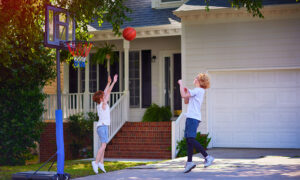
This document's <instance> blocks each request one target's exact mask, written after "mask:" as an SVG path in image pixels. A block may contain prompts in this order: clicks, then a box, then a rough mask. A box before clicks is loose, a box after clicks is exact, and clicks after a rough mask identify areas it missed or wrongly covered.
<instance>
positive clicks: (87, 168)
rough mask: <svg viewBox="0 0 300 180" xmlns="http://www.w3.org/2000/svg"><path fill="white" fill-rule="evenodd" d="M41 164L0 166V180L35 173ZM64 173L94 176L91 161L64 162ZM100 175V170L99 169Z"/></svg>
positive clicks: (110, 165)
mask: <svg viewBox="0 0 300 180" xmlns="http://www.w3.org/2000/svg"><path fill="white" fill-rule="evenodd" d="M151 163H153V162H147V163H145V162H105V163H104V164H105V169H106V171H107V172H109V171H116V170H121V169H125V168H128V167H133V166H139V165H145V164H151ZM41 165H42V163H39V164H30V163H29V165H25V166H0V180H4V179H5V180H6V179H11V175H12V174H14V173H16V172H23V171H35V170H37V169H38V168H39V167H40V166H41ZM50 165H51V163H48V164H47V165H46V166H44V167H43V168H42V169H41V170H40V171H48V168H49V167H50ZM50 171H56V163H54V165H53V167H52V169H51V170H50ZM65 172H66V173H69V174H71V178H75V177H82V176H88V175H94V174H95V173H94V171H93V169H92V165H91V161H78V160H70V161H65ZM99 173H100V169H99Z"/></svg>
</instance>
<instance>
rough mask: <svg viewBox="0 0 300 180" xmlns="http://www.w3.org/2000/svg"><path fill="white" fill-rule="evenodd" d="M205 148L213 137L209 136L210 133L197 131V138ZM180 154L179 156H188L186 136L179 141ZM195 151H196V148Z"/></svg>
mask: <svg viewBox="0 0 300 180" xmlns="http://www.w3.org/2000/svg"><path fill="white" fill-rule="evenodd" d="M195 139H196V140H197V141H198V142H199V143H200V144H201V145H202V146H203V147H204V148H205V149H206V148H207V146H208V144H209V143H210V141H211V138H209V137H208V134H202V135H201V134H200V132H198V133H197V135H196V138H195ZM176 149H177V150H178V154H177V157H184V156H187V142H186V138H183V139H182V140H181V141H179V142H177V148H176ZM194 153H196V151H195V149H194Z"/></svg>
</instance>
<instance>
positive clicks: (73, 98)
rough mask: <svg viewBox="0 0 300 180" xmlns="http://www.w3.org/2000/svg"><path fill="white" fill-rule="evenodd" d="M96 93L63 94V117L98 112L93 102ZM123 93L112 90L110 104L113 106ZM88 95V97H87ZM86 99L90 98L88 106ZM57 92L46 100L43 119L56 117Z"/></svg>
mask: <svg viewBox="0 0 300 180" xmlns="http://www.w3.org/2000/svg"><path fill="white" fill-rule="evenodd" d="M93 94H94V93H88V94H85V93H67V94H62V95H61V108H62V111H63V118H64V119H66V118H68V117H69V116H71V115H74V114H77V113H80V112H85V111H86V112H96V111H97V110H96V108H95V107H96V103H95V102H93ZM122 95H123V92H112V93H111V97H110V106H113V105H114V104H115V103H116V102H117V101H118V100H119V99H120V98H121V96H122ZM85 97H87V98H85ZM85 100H88V103H87V104H88V107H85V104H86V103H85ZM56 101H57V99H56V94H50V95H48V97H47V98H46V99H45V100H44V108H45V112H44V113H43V119H44V120H49V119H55V110H56V108H57V103H56Z"/></svg>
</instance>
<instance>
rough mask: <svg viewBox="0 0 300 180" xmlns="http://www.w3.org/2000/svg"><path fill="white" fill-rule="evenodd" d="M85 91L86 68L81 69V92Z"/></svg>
mask: <svg viewBox="0 0 300 180" xmlns="http://www.w3.org/2000/svg"><path fill="white" fill-rule="evenodd" d="M84 91H85V68H81V69H80V92H81V93H84Z"/></svg>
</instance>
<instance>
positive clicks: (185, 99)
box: [183, 88, 190, 104]
mask: <svg viewBox="0 0 300 180" xmlns="http://www.w3.org/2000/svg"><path fill="white" fill-rule="evenodd" d="M183 89H184V92H185V93H187V92H188V89H187V88H183ZM183 99H184V104H188V103H189V101H190V98H188V97H186V98H183Z"/></svg>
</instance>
